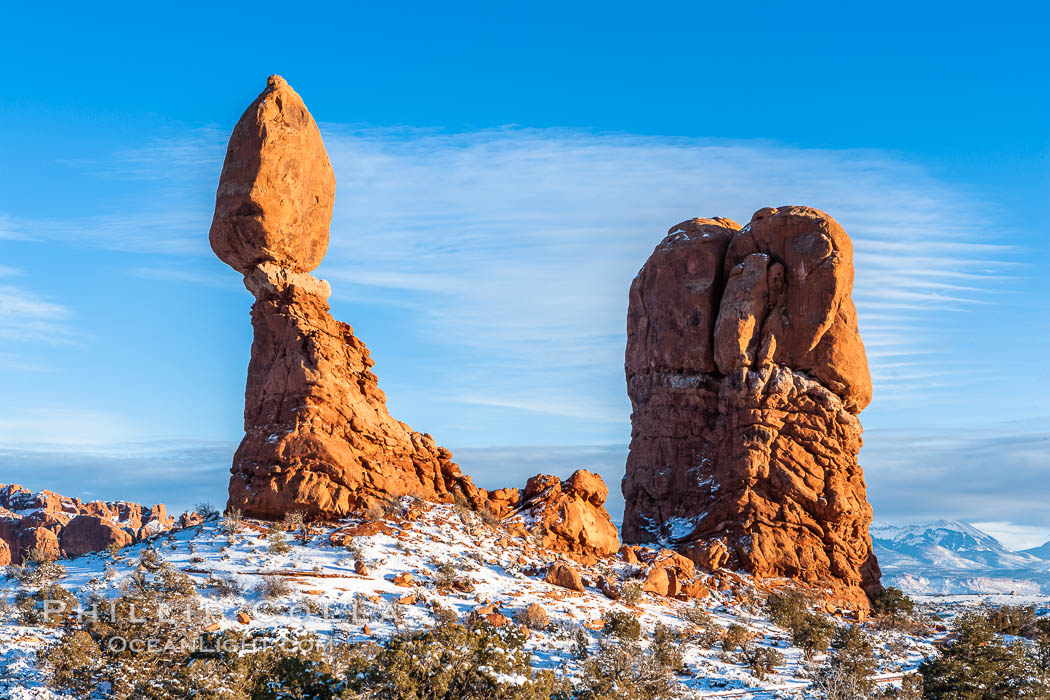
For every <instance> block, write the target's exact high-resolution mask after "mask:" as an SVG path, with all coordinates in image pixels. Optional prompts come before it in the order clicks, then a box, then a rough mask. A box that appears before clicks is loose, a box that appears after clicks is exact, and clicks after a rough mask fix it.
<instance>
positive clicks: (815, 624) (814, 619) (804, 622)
mask: <svg viewBox="0 0 1050 700" xmlns="http://www.w3.org/2000/svg"><path fill="white" fill-rule="evenodd" d="M765 611H766V614H767V615H769V619H770V620H771V621H772V622H773V624H775V625H777V626H779V627H783V628H784V629H786V630H788V631H789V632H790V633H791V642H792V644H794V645H795V646H797V647H799V648H800V649H802V653H803V654H805V656H806V658H807V659H811V658H813V656H814V655H816V654H819V653H821V652H823V651H824V650H826V649H827V648H828V644H829V643H830V641H831V636H832V634H834V632H835V626H834V625H833V624H832V623H831V622H830V621H829V620H828V619H827V618H826V617H825V616H823V615H821V614H819V613H815V612H812V611H810V609H809V604H808V601H807V599H806V596H805V595H804V594H803V593H802V592H801V591H795V590H792V591H785V592H784V593H771V594H770V595H769V597H767V598H766V603H765Z"/></svg>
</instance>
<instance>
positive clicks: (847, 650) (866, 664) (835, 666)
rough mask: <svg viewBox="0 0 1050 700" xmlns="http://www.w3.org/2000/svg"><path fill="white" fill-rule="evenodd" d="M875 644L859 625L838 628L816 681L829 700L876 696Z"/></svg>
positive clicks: (876, 664)
mask: <svg viewBox="0 0 1050 700" xmlns="http://www.w3.org/2000/svg"><path fill="white" fill-rule="evenodd" d="M878 668H879V664H878V661H877V659H876V657H875V646H874V645H873V644H872V643H871V638H870V637H869V636H868V634H867V633H866V632H865V631H864V629H863V628H862V627H860V626H859V625H844V626H842V627H840V628H839V629H838V630H837V631H836V632H835V638H834V639H833V640H832V642H831V654H829V657H828V660H827V663H825V664H824V666H823V667H822V668H821V669H820V671H819V672H818V673H817V679H816V685H817V686H818V687H819V688H821V689H822V690H823V691H824V694H825V695H826V696H827V698H828V700H854V699H855V698H868V697H872V694H873V693H874V692H875V683H874V681H872V680H871V677H872V676H873V675H874V674H875V673H876V671H878Z"/></svg>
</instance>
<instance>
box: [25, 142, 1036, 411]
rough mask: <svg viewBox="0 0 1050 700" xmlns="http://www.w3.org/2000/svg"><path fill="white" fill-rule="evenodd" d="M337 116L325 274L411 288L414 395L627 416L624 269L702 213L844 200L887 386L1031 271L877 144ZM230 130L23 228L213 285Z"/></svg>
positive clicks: (362, 299)
mask: <svg viewBox="0 0 1050 700" xmlns="http://www.w3.org/2000/svg"><path fill="white" fill-rule="evenodd" d="M322 126H323V131H324V133H325V139H326V143H327V146H328V150H329V152H330V155H331V159H332V162H333V165H334V167H335V170H336V175H337V180H338V185H337V187H338V190H337V197H336V209H335V216H334V219H333V225H332V240H331V246H330V251H329V254H328V257H327V259H326V261H325V262H324V264H323V265H322V267H321V268H320V269H319V270H318V274H320V275H322V276H324V277H327V278H329V279H330V280H331V281H332V282H333V283H334V284H333V287H334V290H335V301H336V303H345V304H348V305H352V306H353V307H354V309H355V311H360V310H365V312H366V313H374V314H387V313H389V309H391V308H396V309H398V311H397V313H398V314H399V315H403V316H405V317H406V318H409V319H410V320H411V324H410V325H411V327H412V328H413V332H415V333H417V334H418V337H416V338H415V339H414V342H417V343H419V344H420V346H421V350H420V352H419V360H418V362H419V364H420V367H421V371H425V373H426V382H425V384H419V385H409V383H403V386H402V387H399V390H400V389H401V388H403V389H404V390H405V391H406V392H407V393H406V394H405V396H406V397H407V398H408V399H409V401H410V402H412V403H415V402H424V403H425V402H427V401H433V397H435V396H437V397H441V400H442V401H448V400H452V401H456V402H459V403H460V404H473V405H477V406H483V405H488V406H502V407H506V408H513V407H518V408H520V409H521V410H524V411H529V412H536V411H543V410H545V409H544V407H546V410H548V411H549V413H550V414H551V415H552V416H565V415H567V414H568V413H581V412H583V413H586V412H588V411H589V409H588V408H587V407H588V406H598V407H601V408H600V409H599V410H596V411H595V412H594V413H593V418H594V421H593V422H594V423H595V424H596V425H597V424H598V423H604V424H606V425H609V424H611V423H613V422H615V421H614V420H610V417H611V416H619V417H620V421H621V423H622V424H626V420H627V416H628V407H627V404H626V401H625V400H624V390H623V379H622V362H623V359H622V353H623V345H624V324H625V321H624V319H625V315H626V303H627V288H628V286H629V284H630V280H631V279H632V277H633V276H634V275H635V274H636V272H637V270H638V268H639V267H640V266H641V264H642V263H643V262H644V261H645V259H646V257H647V256H648V255H649V253H650V252H651V251H652V249H653V247H654V246H655V245H656V244H657V243H658V242H659V240H660V239H661V238H662V235H663V233H664V232H665V231H666V230H667V228H668V227H669V226H671V225H673V224H675V223H677V222H678V221H681V220H684V219H687V218H690V217H693V216H728V217H730V218H734V219H737V220H738V221H741V222H746V221H747V220H748V218H749V217H750V214H751V213H752V212H753V211H754V210H756V209H758V208H760V207H763V206H767V205H782V204H790V203H804V204H808V205H811V206H816V207H818V208H821V209H824V210H825V211H828V212H829V213H831V214H832V215H833V216H835V218H836V219H838V220H839V221H840V222H841V223H842V224H843V226H844V227H845V228H846V230H847V231H849V232H850V233H851V235H852V236H853V238H854V241H855V252H856V267H857V276H856V285H855V299H856V301H857V305H858V308H859V311H860V321H861V330H862V334H863V336H864V340H865V343H866V346H867V348H868V350H869V358H870V361H871V366H872V372H873V376H874V378H875V382H876V395H877V396H878V397H879V400H880V401H884V402H886V401H890V402H892V401H899V402H906V401H907V400H908V399H909V398H910V397H912V396H914V395H915V393H916V392H923V393H924V394H925V395H927V396H929V395H931V391H932V392H933V394H934V395H935V394H936V393H937V392H947V391H951V390H952V387H953V386H954V385H956V384H958V382H959V381H961V380H962V378H963V377H966V376H969V377H973V376H974V375H973V374H972V373H971V374H967V371H966V370H965V364H966V362H967V359H966V358H965V357H964V356H963V355H962V354H959V355H958V356H953V355H952V354H951V352H947V353H946V351H945V349H944V347H943V343H941V344H940V345H938V339H941V338H942V337H943V336H944V333H943V331H944V328H945V327H947V326H950V325H951V321H945V319H947V318H949V317H951V316H957V315H960V314H966V313H972V312H975V311H978V312H979V311H980V309H981V308H982V307H986V306H988V305H989V303H991V302H993V301H994V300H995V299H997V298H1000V297H1002V296H1003V295H1004V294H1009V290H1010V289H1011V284H1012V281H1013V279H1014V278H1015V277H1016V276H1018V275H1020V274H1023V272H1024V270H1023V268H1022V267H1021V266H1019V265H1018V262H1017V260H1018V258H1019V257H1021V256H1020V255H1019V253H1018V251H1016V250H1014V249H1013V248H1012V247H1011V246H1009V245H1006V244H1004V243H1003V242H1002V241H1003V240H1005V238H1006V236H1005V233H1006V232H997V231H994V230H992V229H991V227H990V225H989V217H988V216H987V215H986V214H985V213H983V212H982V211H981V203H980V201H979V200H977V199H975V197H974V196H973V194H972V193H969V192H961V191H959V190H958V189H957V188H954V187H951V186H949V185H946V184H945V183H943V182H942V181H940V180H938V179H937V178H935V177H933V176H931V175H930V174H929V173H928V172H926V171H925V170H923V169H922V168H921V167H918V166H916V165H914V164H911V163H908V162H906V161H904V160H902V159H900V158H898V157H894V156H892V155H890V154H886V153H883V152H879V151H868V150H821V149H800V148H793V147H788V146H783V145H778V144H775V143H768V142H761V141H708V140H699V139H670V138H657V137H641V136H632V135H626V134H605V133H591V132H586V131H574V130H561V129H544V130H536V129H516V128H507V129H496V130H489V131H481V132H472V133H458V134H447V133H440V132H434V131H427V130H417V129H354V128H350V127H346V126H343V125H337V124H326V125H322ZM224 141H225V133H222V132H219V131H217V130H214V129H202V130H196V131H193V132H189V133H186V134H181V135H175V136H173V137H171V138H166V139H163V140H159V141H157V142H155V143H154V144H151V145H149V146H147V147H145V148H141V149H131V150H128V151H125V152H122V153H119V154H116V155H115V156H114V157H113V158H112V160H111V161H110V162H107V163H103V164H93V165H92V171H93V172H98V173H100V174H101V175H102V176H104V177H111V178H122V179H131V180H135V181H138V182H141V183H145V186H148V187H149V188H150V192H151V196H150V197H149V198H147V200H148V201H149V202H151V204H150V207H149V208H148V209H147V210H138V211H136V210H130V211H127V212H125V213H121V214H119V215H118V214H113V215H105V216H100V217H94V218H91V219H87V220H80V221H70V220H64V221H58V222H56V221H52V222H18V228H19V230H20V231H24V232H26V233H27V234H28V235H32V236H37V237H41V238H42V239H50V238H60V239H62V240H77V241H78V242H80V243H83V244H88V245H95V246H101V247H109V248H112V249H116V250H121V251H132V252H142V253H160V254H167V255H168V256H169V259H170V260H171V261H172V262H171V264H170V265H169V266H167V267H164V266H160V265H156V264H154V265H151V266H149V267H148V268H141V267H140V268H136V269H135V271H134V272H133V274H138V275H143V274H149V275H154V276H157V277H159V278H163V279H167V280H170V281H185V282H188V283H204V284H213V283H217V282H216V279H215V278H214V277H213V276H211V275H210V274H202V273H201V272H200V271H199V270H195V269H193V264H190V265H187V263H186V262H184V261H183V260H185V259H186V258H190V259H194V258H199V257H201V256H205V257H208V256H210V251H209V250H208V246H207V236H206V233H207V228H208V224H209V218H210V213H211V204H212V201H213V196H214V186H215V181H216V178H217V175H218V172H219V168H220V166H221V162H222V157H223V154H224V145H225V144H224ZM1004 290H1005V291H1004ZM384 309H385V310H384ZM350 320H354V319H350ZM366 340H367V338H366ZM423 348H425V350H424V349H423ZM971 369H972V368H971ZM412 392H416V393H415V394H413V393H412ZM479 397H480V400H479ZM577 418H579V419H580V420H586V419H585V418H581V417H579V416H577Z"/></svg>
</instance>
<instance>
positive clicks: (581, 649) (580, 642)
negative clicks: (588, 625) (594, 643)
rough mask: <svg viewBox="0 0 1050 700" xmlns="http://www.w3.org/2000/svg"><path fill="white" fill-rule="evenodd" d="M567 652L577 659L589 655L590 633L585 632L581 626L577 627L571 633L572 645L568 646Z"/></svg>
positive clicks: (580, 659)
mask: <svg viewBox="0 0 1050 700" xmlns="http://www.w3.org/2000/svg"><path fill="white" fill-rule="evenodd" d="M569 653H570V654H572V657H573V658H574V659H577V660H579V661H582V660H583V659H586V658H587V657H588V656H590V655H591V635H589V634H587V631H586V630H584V629H583V628H582V627H577V628H576V631H575V632H573V633H572V646H571V647H570V648H569Z"/></svg>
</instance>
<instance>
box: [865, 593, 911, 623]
mask: <svg viewBox="0 0 1050 700" xmlns="http://www.w3.org/2000/svg"><path fill="white" fill-rule="evenodd" d="M914 612H915V602H914V601H913V600H912V599H911V598H909V597H908V596H907V595H905V593H904V591H902V590H901V589H899V588H894V587H893V586H889V587H887V588H883V589H881V590H880V591H879V592H878V593H876V594H875V595H873V596H872V597H871V614H872V615H878V616H879V617H888V618H891V619H906V618H908V617H911V615H912V614H913V613H914Z"/></svg>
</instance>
